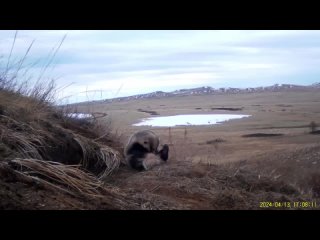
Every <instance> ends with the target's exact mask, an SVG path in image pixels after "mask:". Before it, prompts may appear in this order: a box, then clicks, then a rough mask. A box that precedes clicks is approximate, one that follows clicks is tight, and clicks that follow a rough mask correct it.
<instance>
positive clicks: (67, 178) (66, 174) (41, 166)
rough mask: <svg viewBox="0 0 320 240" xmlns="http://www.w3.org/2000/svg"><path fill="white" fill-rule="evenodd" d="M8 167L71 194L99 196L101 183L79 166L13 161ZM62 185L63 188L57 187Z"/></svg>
mask: <svg viewBox="0 0 320 240" xmlns="http://www.w3.org/2000/svg"><path fill="white" fill-rule="evenodd" d="M9 165H11V166H13V167H14V168H15V169H16V170H19V171H20V173H21V174H22V175H24V176H26V177H30V178H32V179H35V180H36V181H40V182H42V183H44V184H47V185H51V186H53V187H56V188H57V189H59V190H63V191H66V192H68V193H69V194H72V193H73V192H78V193H81V194H85V195H88V196H93V197H94V196H101V193H100V191H99V190H101V188H102V182H100V181H99V180H97V178H96V177H95V176H94V175H92V174H90V173H87V172H84V171H83V170H82V169H81V165H65V164H61V163H57V162H50V161H43V160H38V159H19V158H16V159H13V160H11V161H9ZM59 185H62V186H63V187H64V188H62V187H59Z"/></svg>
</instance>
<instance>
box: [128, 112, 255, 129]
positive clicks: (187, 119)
mask: <svg viewBox="0 0 320 240" xmlns="http://www.w3.org/2000/svg"><path fill="white" fill-rule="evenodd" d="M250 116H251V115H240V114H186V115H175V116H165V117H151V118H145V119H142V120H141V122H139V123H136V124H133V126H153V127H174V126H194V125H213V124H220V123H222V122H225V121H228V120H232V119H241V118H244V117H250Z"/></svg>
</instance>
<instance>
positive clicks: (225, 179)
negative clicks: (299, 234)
mask: <svg viewBox="0 0 320 240" xmlns="http://www.w3.org/2000/svg"><path fill="white" fill-rule="evenodd" d="M40 95H41V94H40ZM319 102H320V92H319V90H308V91H307V90H306V91H283V92H273V93H247V94H219V95H203V96H183V97H169V98H159V99H144V100H132V101H126V102H116V103H96V104H94V105H92V104H78V105H77V106H73V107H72V108H71V107H63V108H62V109H60V108H59V109H57V108H56V107H55V106H54V105H52V104H50V103H48V102H46V101H44V100H43V99H42V100H41V98H39V97H37V96H28V97H26V96H22V95H21V94H18V93H15V92H12V91H9V90H6V89H2V90H1V91H0V129H1V142H0V160H1V161H0V176H1V178H0V208H1V209H212V210H214V209H224V210H228V209H318V205H319V204H320V203H319V198H320V188H319V186H320V167H319V166H320V144H319V140H320V135H319V134H310V131H311V129H313V131H314V133H315V131H316V129H317V125H319V119H320V107H319V106H320V104H319ZM217 108H238V110H237V111H232V112H230V111H228V110H217ZM73 111H77V112H83V113H93V114H94V115H95V116H97V118H96V119H95V120H93V121H91V122H90V121H85V120H75V119H72V118H69V117H66V116H65V113H67V112H73ZM206 113H240V114H249V115H252V116H251V117H249V118H244V119H240V120H231V121H228V122H225V123H223V124H219V125H210V126H188V127H183V126H181V127H171V128H167V127H164V128H159V127H158V128H150V127H134V126H132V124H134V123H137V122H139V120H140V119H141V118H145V117H149V116H153V115H157V114H159V115H158V116H168V115H175V114H206ZM311 122H314V123H313V127H311V124H310V123H311ZM141 129H152V130H153V131H154V132H156V133H157V134H158V135H159V136H160V139H161V144H168V145H169V147H170V152H169V160H168V161H167V162H166V163H164V162H159V161H158V160H157V159H156V158H155V157H154V156H152V155H149V156H148V157H147V159H146V161H147V164H148V165H149V170H148V171H144V172H137V171H134V170H132V169H130V168H128V167H127V166H126V165H125V164H121V162H122V163H123V162H124V161H123V147H124V144H125V143H126V141H127V139H128V137H129V136H130V135H131V134H132V133H134V132H135V131H138V130H141ZM270 203H276V205H273V206H270V205H269V204H270ZM307 203H310V204H309V205H308V204H307ZM315 204H318V205H315Z"/></svg>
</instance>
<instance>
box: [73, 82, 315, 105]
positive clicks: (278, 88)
mask: <svg viewBox="0 0 320 240" xmlns="http://www.w3.org/2000/svg"><path fill="white" fill-rule="evenodd" d="M319 89H320V83H314V84H311V85H309V86H302V85H294V84H275V85H272V86H265V87H255V88H230V87H229V88H218V89H216V88H212V87H208V86H207V87H199V88H190V89H180V90H176V91H173V92H163V91H156V92H151V93H146V94H138V95H132V96H128V97H117V98H111V99H104V100H94V101H89V102H81V103H75V104H68V105H81V104H103V103H112V102H122V101H131V100H136V99H155V98H167V97H176V96H181V97H182V96H202V95H219V94H248V93H272V92H282V91H290V92H294V91H317V90H319Z"/></svg>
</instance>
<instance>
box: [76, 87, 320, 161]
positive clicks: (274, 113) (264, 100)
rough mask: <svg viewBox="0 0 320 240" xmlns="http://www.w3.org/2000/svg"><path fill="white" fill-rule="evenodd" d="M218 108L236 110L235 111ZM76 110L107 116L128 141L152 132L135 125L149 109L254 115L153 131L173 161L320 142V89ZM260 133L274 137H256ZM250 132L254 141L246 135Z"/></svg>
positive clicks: (235, 156) (227, 157) (244, 155)
mask: <svg viewBox="0 0 320 240" xmlns="http://www.w3.org/2000/svg"><path fill="white" fill-rule="evenodd" d="M216 108H234V109H236V111H228V110H215V109H216ZM77 109H78V111H79V112H82V111H83V112H87V111H89V112H102V113H107V114H108V116H107V117H105V118H101V120H104V119H105V121H106V122H110V119H111V125H112V128H113V129H114V130H115V131H117V132H118V133H120V134H122V135H123V141H124V143H125V141H126V139H127V138H128V137H129V136H130V134H132V133H133V132H135V131H137V130H141V129H150V127H146V126H145V127H134V126H132V124H134V123H137V122H139V120H140V119H141V118H147V117H155V116H154V115H153V114H150V113H148V111H151V113H152V111H153V112H156V113H158V114H159V115H158V116H170V115H176V114H211V113H228V114H238V113H239V114H248V115H251V117H249V118H244V119H238V120H230V121H228V122H225V123H223V124H219V125H208V126H187V127H183V126H181V127H172V128H171V129H170V132H171V133H169V128H168V127H152V128H151V129H152V130H153V131H155V132H156V133H157V134H159V135H160V137H161V139H162V143H169V144H171V146H172V151H171V160H172V161H174V160H176V161H179V160H189V161H192V162H203V163H225V162H230V161H240V160H244V159H248V158H253V159H254V158H255V157H256V156H258V155H260V154H265V153H270V154H272V152H274V151H278V150H295V149H300V148H304V147H307V146H310V145H312V144H315V143H317V142H319V140H320V139H319V138H320V136H319V135H316V134H314V135H312V134H309V132H310V127H309V125H310V122H311V121H314V122H317V123H320V92H319V91H301V92H275V93H249V94H221V95H204V96H184V97H170V98H159V99H151V100H150V99H148V100H147V99H145V100H133V101H130V102H118V103H106V104H97V105H95V106H79V107H78V108H77ZM141 109H143V110H144V111H145V112H143V111H141ZM212 109H214V110H212ZM108 117H109V118H108ZM260 133H262V134H265V135H268V134H269V135H271V136H265V137H254V135H255V134H258V135H259V134H260ZM249 134H252V135H253V137H244V135H249ZM272 134H274V135H275V136H272ZM277 135H279V136H277ZM216 139H221V140H222V141H220V142H219V141H216Z"/></svg>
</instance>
